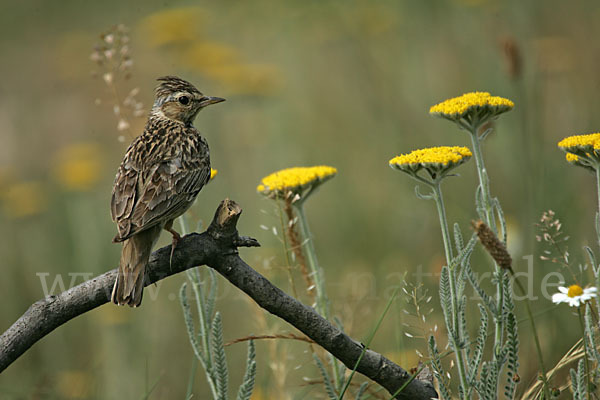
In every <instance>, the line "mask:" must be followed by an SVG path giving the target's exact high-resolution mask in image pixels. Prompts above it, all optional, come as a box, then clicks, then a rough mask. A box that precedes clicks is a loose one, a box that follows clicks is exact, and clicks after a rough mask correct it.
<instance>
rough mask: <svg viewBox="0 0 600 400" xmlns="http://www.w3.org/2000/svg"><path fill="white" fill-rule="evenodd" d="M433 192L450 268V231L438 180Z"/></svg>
mask: <svg viewBox="0 0 600 400" xmlns="http://www.w3.org/2000/svg"><path fill="white" fill-rule="evenodd" d="M433 193H434V196H435V204H436V205H437V210H438V216H439V218H440V227H441V229H442V239H443V240H444V251H445V253H446V264H447V265H448V268H452V259H453V258H454V256H453V255H452V243H451V240H450V231H449V229H448V219H447V218H446V207H445V206H444V197H443V196H442V189H441V188H440V182H439V181H438V182H436V183H434V184H433Z"/></svg>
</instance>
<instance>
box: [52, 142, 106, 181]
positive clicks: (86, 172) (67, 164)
mask: <svg viewBox="0 0 600 400" xmlns="http://www.w3.org/2000/svg"><path fill="white" fill-rule="evenodd" d="M101 153H102V151H101V149H100V147H99V146H98V145H97V144H95V143H79V144H73V145H70V146H68V147H65V148H64V149H62V150H61V151H60V152H59V153H58V154H57V156H56V162H55V166H54V171H53V172H54V177H55V178H56V180H57V181H58V182H60V183H61V184H62V185H63V186H64V187H65V188H66V189H68V190H74V191H88V190H91V189H92V188H93V186H94V185H95V184H96V183H97V182H98V181H99V180H100V175H101V172H102V156H101Z"/></svg>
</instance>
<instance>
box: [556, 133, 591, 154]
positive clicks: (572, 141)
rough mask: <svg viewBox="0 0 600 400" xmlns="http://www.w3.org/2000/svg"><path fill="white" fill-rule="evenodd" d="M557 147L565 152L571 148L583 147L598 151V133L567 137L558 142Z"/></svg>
mask: <svg viewBox="0 0 600 400" xmlns="http://www.w3.org/2000/svg"><path fill="white" fill-rule="evenodd" d="M558 147H560V148H561V149H563V150H567V151H568V150H569V149H572V148H583V147H591V148H594V149H596V150H598V149H600V133H590V134H588V135H575V136H569V137H566V138H564V139H563V140H561V141H560V142H558Z"/></svg>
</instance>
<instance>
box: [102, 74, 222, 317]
mask: <svg viewBox="0 0 600 400" xmlns="http://www.w3.org/2000/svg"><path fill="white" fill-rule="evenodd" d="M158 82H159V84H158V86H157V87H156V90H155V99H154V104H153V106H152V110H151V111H150V113H149V115H148V121H147V123H146V126H145V128H144V131H143V133H142V134H141V135H139V136H138V137H137V138H135V139H134V140H133V142H132V143H131V145H130V146H129V148H128V149H127V151H126V153H125V156H124V157H123V161H122V162H121V164H120V166H119V168H118V170H117V174H116V177H115V181H114V185H113V190H112V198H111V215H112V219H113V221H114V222H115V223H116V224H117V231H118V232H117V234H116V236H115V237H114V239H113V242H114V243H122V246H123V247H122V250H121V259H120V262H119V270H118V274H117V278H116V280H115V284H114V286H113V290H112V295H111V301H112V302H113V303H115V304H117V305H126V304H127V305H129V306H130V307H138V306H139V305H140V304H141V302H142V294H143V289H144V286H145V285H144V282H145V281H144V279H145V270H146V266H147V264H148V260H149V258H150V254H151V252H152V248H153V247H154V245H155V244H156V241H157V240H158V238H159V237H160V234H161V231H162V230H163V229H164V230H166V231H168V232H169V233H171V235H172V247H171V256H172V255H173V250H174V249H175V247H176V245H177V243H178V242H179V240H180V239H181V236H180V235H179V233H178V232H177V231H175V230H174V229H173V221H174V220H175V219H176V218H177V217H179V216H180V215H182V214H183V213H184V212H186V211H187V210H188V209H189V208H190V206H191V205H192V203H193V202H194V200H195V199H196V196H197V195H198V193H199V192H200V190H201V189H202V188H203V186H204V185H206V183H207V182H208V181H209V179H210V172H211V166H210V153H209V148H208V143H207V141H206V139H205V138H204V137H202V136H201V135H200V132H199V131H198V130H197V129H196V128H195V127H194V126H193V125H192V123H193V121H194V119H195V118H196V116H197V115H198V113H199V112H200V111H201V110H202V109H203V108H205V107H207V106H209V105H211V104H216V103H220V102H222V101H225V99H223V98H220V97H210V96H206V95H204V94H202V92H200V91H199V90H198V89H196V88H195V87H194V85H192V84H191V83H189V82H188V81H185V80H183V79H181V78H178V77H176V76H163V77H160V78H158Z"/></svg>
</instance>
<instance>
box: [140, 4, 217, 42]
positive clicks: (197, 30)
mask: <svg viewBox="0 0 600 400" xmlns="http://www.w3.org/2000/svg"><path fill="white" fill-rule="evenodd" d="M207 19H208V16H207V14H206V13H205V12H204V10H203V9H202V8H200V7H180V8H172V9H167V10H163V11H159V12H157V13H154V14H150V15H148V16H146V17H144V18H143V19H142V20H141V22H140V24H139V29H140V31H141V32H142V34H143V36H144V39H145V41H146V42H148V43H150V45H152V46H154V47H159V46H163V45H168V44H181V43H186V42H191V41H194V40H198V39H200V38H201V37H202V32H201V27H202V26H203V22H205V21H206V20H207Z"/></svg>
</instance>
